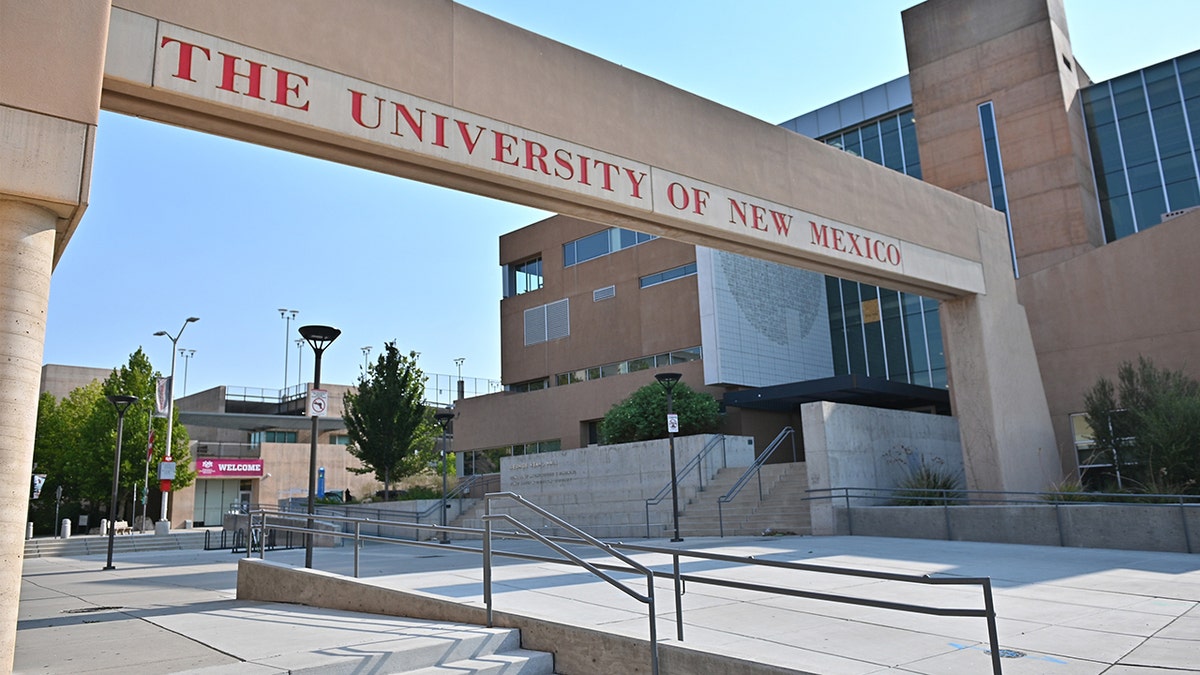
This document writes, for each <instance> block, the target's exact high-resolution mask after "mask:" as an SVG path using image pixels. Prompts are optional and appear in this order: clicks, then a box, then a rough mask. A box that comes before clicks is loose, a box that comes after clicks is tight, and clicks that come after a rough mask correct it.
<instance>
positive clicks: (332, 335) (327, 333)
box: [299, 326, 342, 569]
mask: <svg viewBox="0 0 1200 675" xmlns="http://www.w3.org/2000/svg"><path fill="white" fill-rule="evenodd" d="M299 331H300V336H301V337H303V338H304V339H305V340H306V341H307V342H308V344H309V345H310V346H311V347H312V349H313V353H314V354H316V365H314V366H313V389H314V390H316V389H320V388H321V354H323V353H324V352H325V349H326V348H327V347H329V345H331V344H333V341H334V340H336V339H337V338H338V336H339V335H341V334H342V331H340V330H338V329H337V328H334V327H332V326H300V328H299ZM312 412H313V411H312V410H309V416H310V417H312V439H311V442H310V444H309V451H308V522H307V526H306V527H305V532H304V567H305V569H312V558H313V533H312V529H313V515H314V513H315V510H316V496H317V417H318V415H313V414H312Z"/></svg>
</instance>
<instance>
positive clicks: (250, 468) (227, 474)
mask: <svg viewBox="0 0 1200 675" xmlns="http://www.w3.org/2000/svg"><path fill="white" fill-rule="evenodd" d="M262 475H263V461H262V460H261V459H241V458H236V457H231V458H222V459H209V458H205V459H198V460H196V477H197V478H262Z"/></svg>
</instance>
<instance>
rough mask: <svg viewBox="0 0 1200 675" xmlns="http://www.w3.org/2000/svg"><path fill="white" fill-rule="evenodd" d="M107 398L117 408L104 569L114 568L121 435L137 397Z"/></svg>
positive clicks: (115, 395)
mask: <svg viewBox="0 0 1200 675" xmlns="http://www.w3.org/2000/svg"><path fill="white" fill-rule="evenodd" d="M108 400H109V402H110V403H112V404H113V407H114V408H116V409H117V449H116V450H115V451H113V489H112V501H111V502H109V504H108V564H107V565H105V566H104V569H106V570H113V569H116V567H113V564H112V553H113V537H114V536H115V535H116V533H117V528H116V524H117V483H118V482H119V481H120V479H121V440H122V439H121V436H122V435H123V434H124V431H125V410H126V409H127V408H129V406H131V405H133V403H134V402H135V401H137V397H136V396H125V395H120V394H111V395H109V397H108ZM135 508H136V507H135Z"/></svg>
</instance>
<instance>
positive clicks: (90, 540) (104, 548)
mask: <svg viewBox="0 0 1200 675" xmlns="http://www.w3.org/2000/svg"><path fill="white" fill-rule="evenodd" d="M204 533H205V530H187V531H183V532H173V533H171V534H151V533H146V534H119V535H117V536H116V537H113V554H114V555H115V554H118V553H132V552H144V551H182V550H185V549H202V548H204ZM107 553H108V537H101V536H97V535H80V536H76V537H70V538H67V539H49V538H46V539H29V540H27V541H26V542H25V557H26V558H43V557H76V556H85V555H105V554H107Z"/></svg>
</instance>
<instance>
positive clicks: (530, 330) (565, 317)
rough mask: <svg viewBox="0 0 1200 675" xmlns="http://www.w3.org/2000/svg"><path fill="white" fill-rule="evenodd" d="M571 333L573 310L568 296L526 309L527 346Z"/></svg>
mask: <svg viewBox="0 0 1200 675" xmlns="http://www.w3.org/2000/svg"><path fill="white" fill-rule="evenodd" d="M570 334H571V311H570V306H569V304H568V300H567V299H566V298H564V299H562V300H558V301H557V302H551V303H549V304H545V305H540V306H538V307H530V308H529V309H527V310H525V346H526V347H528V346H529V345H536V344H541V343H543V342H547V341H549V340H557V339H559V338H564V337H567V336H568V335H570Z"/></svg>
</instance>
